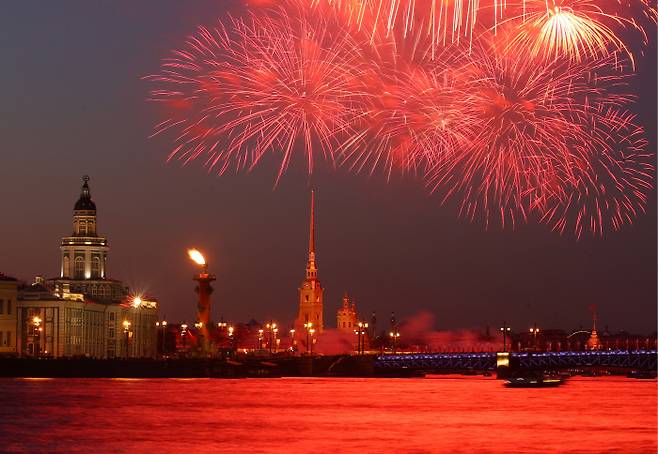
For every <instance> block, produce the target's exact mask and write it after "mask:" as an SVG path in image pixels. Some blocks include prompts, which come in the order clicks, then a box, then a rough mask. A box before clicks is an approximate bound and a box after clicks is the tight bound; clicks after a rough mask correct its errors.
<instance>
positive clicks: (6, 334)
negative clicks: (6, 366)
mask: <svg viewBox="0 0 658 454" xmlns="http://www.w3.org/2000/svg"><path fill="white" fill-rule="evenodd" d="M17 300H18V280H16V279H14V278H13V277H9V276H5V275H4V274H2V273H0V355H7V354H10V355H12V354H16V301H17Z"/></svg>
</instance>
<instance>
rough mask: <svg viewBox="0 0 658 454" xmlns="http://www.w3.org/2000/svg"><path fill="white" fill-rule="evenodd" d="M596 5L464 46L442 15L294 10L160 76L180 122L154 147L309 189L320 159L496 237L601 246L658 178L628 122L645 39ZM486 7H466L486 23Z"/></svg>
mask: <svg viewBox="0 0 658 454" xmlns="http://www.w3.org/2000/svg"><path fill="white" fill-rule="evenodd" d="M309 1H312V2H313V3H314V5H315V8H312V9H309V8H308V2H309ZM473 1H476V0H473ZM567 1H568V2H570V3H569V5H571V6H568V7H567V3H565V2H567ZM588 1H589V0H562V2H561V3H560V4H559V5H557V6H555V7H556V8H561V9H560V10H559V11H558V12H557V13H555V15H556V16H561V17H560V18H557V19H555V21H554V22H551V21H552V20H553V19H554V18H551V17H548V16H546V11H547V10H546V9H545V8H548V6H545V4H544V6H541V5H540V3H537V2H539V0H528V4H527V7H528V8H527V10H526V5H525V3H523V8H522V9H519V5H518V4H516V5H515V4H512V3H511V2H510V3H507V2H504V3H502V4H500V8H498V7H497V8H498V9H497V12H496V18H498V16H500V17H499V18H500V19H501V21H500V22H499V23H498V24H497V26H496V28H495V29H492V28H490V27H486V26H480V27H478V32H477V33H475V34H472V35H470V37H469V40H468V41H466V40H464V41H462V42H459V40H454V39H453V38H452V37H451V38H450V39H448V35H447V34H446V33H443V35H440V36H439V35H437V34H436V33H435V32H436V30H437V29H436V28H435V27H436V24H435V22H434V21H438V22H437V23H442V24H444V25H445V26H446V27H447V26H448V24H449V22H448V20H447V17H448V16H447V15H446V14H444V12H445V11H444V10H442V9H441V8H439V9H435V6H436V5H438V4H439V3H438V2H437V1H435V0H428V1H420V0H417V1H414V0H286V1H285V3H284V7H281V8H276V9H265V10H262V11H259V12H258V14H255V13H254V14H252V15H251V16H249V18H248V19H231V20H229V21H227V22H226V24H225V25H220V26H218V27H217V28H215V29H207V28H203V27H202V28H200V29H199V31H198V32H197V33H196V34H195V35H194V36H192V37H190V38H189V39H188V41H187V43H186V46H185V47H184V48H183V49H181V50H178V51H175V52H174V53H173V56H172V58H170V59H167V60H165V61H164V63H163V65H162V69H161V72H160V74H158V75H155V76H149V77H147V79H148V80H150V81H151V82H153V83H154V84H156V85H157V87H156V88H155V89H153V90H152V91H151V99H152V100H153V101H157V102H159V103H161V105H163V106H164V107H165V110H168V111H169V115H168V116H167V118H166V119H165V120H164V121H162V122H161V123H159V124H158V125H157V126H156V128H155V133H154V135H158V134H163V133H168V134H172V133H173V134H175V139H174V142H175V145H174V149H173V151H172V152H171V154H170V159H179V160H182V161H183V162H184V163H188V162H191V161H193V160H197V159H198V160H201V159H203V161H204V163H205V165H206V166H207V167H208V168H209V169H214V170H215V171H217V172H219V173H223V172H225V171H227V170H228V169H229V168H235V169H241V168H245V167H246V168H249V169H251V168H253V167H254V166H255V165H256V164H257V163H258V162H259V161H260V160H261V159H262V158H263V157H264V156H265V155H266V154H273V155H276V156H278V157H280V160H281V164H280V167H279V171H278V176H277V182H278V180H279V178H280V177H281V176H282V174H283V172H284V171H285V170H286V168H287V167H288V165H289V163H290V161H291V159H292V158H293V155H294V154H295V153H297V152H299V151H303V154H304V155H305V157H306V160H307V165H308V170H309V173H310V172H312V171H313V162H314V159H316V158H317V157H320V156H321V157H324V158H325V159H326V160H328V161H329V162H330V163H332V164H334V163H337V164H344V165H346V166H348V167H349V168H350V169H352V170H355V171H357V172H367V173H370V174H372V173H374V172H375V171H378V170H384V172H385V173H386V174H387V175H389V176H390V174H391V172H393V171H394V170H402V171H403V172H410V173H414V174H419V175H420V176H421V177H423V178H424V179H425V180H426V182H427V184H428V186H429V187H430V189H431V190H432V191H433V192H436V193H439V194H441V195H442V200H443V201H444V202H446V201H448V200H456V201H457V202H458V204H459V211H460V215H461V216H463V217H466V218H468V219H471V220H475V219H476V218H477V219H480V218H483V219H484V222H485V223H486V224H487V225H488V224H489V223H490V222H491V221H495V220H496V219H498V220H499V222H500V224H501V225H502V226H503V227H504V226H506V225H508V224H511V225H515V224H517V223H518V222H521V221H522V222H526V221H529V220H538V221H540V222H543V223H546V224H547V225H549V226H550V227H551V228H552V229H553V230H555V231H558V232H560V233H566V232H573V234H575V235H576V236H577V237H581V236H582V235H583V234H584V233H585V232H587V231H589V232H591V233H592V234H594V235H597V236H600V235H603V232H604V231H607V230H618V229H619V228H621V227H622V226H623V225H626V224H630V223H631V222H632V220H633V219H635V218H636V217H637V216H638V215H639V214H640V213H642V212H643V211H644V209H645V206H646V204H647V194H648V193H649V192H650V191H651V190H652V188H653V181H654V167H653V165H652V164H651V159H652V157H653V153H652V152H647V151H646V147H647V143H646V140H645V139H644V136H643V131H642V129H641V128H639V127H638V126H636V125H635V124H634V119H633V116H632V115H630V114H628V113H627V111H626V109H627V106H628V105H629V103H631V102H632V101H633V100H634V98H633V96H631V95H629V94H628V93H627V92H626V89H627V88H626V78H627V77H628V74H629V71H628V69H629V67H631V65H627V64H626V63H627V59H632V58H633V57H632V52H631V50H630V48H629V47H627V46H625V45H624V43H623V42H621V41H616V39H617V38H616V35H615V33H616V32H617V31H618V29H617V28H616V27H619V29H621V28H623V27H627V26H628V23H626V22H624V20H621V19H620V20H619V21H617V20H615V18H616V17H617V16H616V15H615V14H610V15H609V16H607V15H606V14H607V13H605V14H604V13H603V12H602V11H603V10H598V9H596V8H595V7H594V6H592V4H591V3H588ZM637 1H639V2H640V5H644V6H643V7H642V8H641V9H642V11H644V12H647V11H649V12H648V13H647V17H648V18H649V19H650V20H654V19H655V14H653V13H655V10H647V8H646V7H645V6H646V4H645V3H643V1H644V0H637ZM470 2H471V0H468V1H467V2H465V3H464V2H461V1H459V2H458V1H456V0H455V2H454V5H455V8H462V7H463V6H464V5H467V9H468V11H469V14H473V16H472V17H473V23H475V15H474V14H475V12H476V11H477V10H478V8H480V6H478V5H479V4H478V3H470ZM541 3H542V4H543V0H542V1H541ZM457 5H461V6H457ZM429 6H431V8H430V9H428V7H429ZM503 7H504V8H506V11H507V13H508V14H509V17H510V19H506V20H502V19H503V15H502V12H501V11H502V9H501V8H503ZM566 8H572V9H571V10H570V11H566ZM588 8H589V9H588ZM428 11H429V16H428V15H427V13H428ZM515 11H516V12H515ZM519 11H522V13H520V14H522V15H521V16H520V15H519ZM652 11H653V13H652ZM599 13H600V14H599ZM515 14H516V16H515ZM597 14H598V15H597ZM455 17H456V16H455ZM400 18H402V19H400ZM428 18H429V21H427V19H428ZM573 18H578V20H575V19H573ZM400 20H402V23H404V26H403V27H401V26H400V25H399V24H400V23H401V22H400ZM588 21H589V22H588ZM382 23H383V24H385V26H384V27H383V28H382V29H380V28H379V24H382ZM565 23H566V24H567V25H568V26H565ZM654 23H655V22H654ZM370 27H372V28H370ZM565 27H566V28H565ZM569 27H570V28H569ZM453 28H454V26H453ZM613 28H614V29H613ZM364 30H366V31H368V33H363V31H364ZM454 30H456V31H458V32H459V33H462V32H463V30H461V29H454ZM537 30H540V31H541V33H537V32H536V31H537ZM636 30H640V31H642V30H643V29H642V27H640V26H637V28H636ZM642 36H644V38H646V35H645V34H642ZM453 37H454V36H453ZM439 40H442V43H441V44H442V46H443V47H441V48H438V47H437V46H436V44H437V43H438V42H439Z"/></svg>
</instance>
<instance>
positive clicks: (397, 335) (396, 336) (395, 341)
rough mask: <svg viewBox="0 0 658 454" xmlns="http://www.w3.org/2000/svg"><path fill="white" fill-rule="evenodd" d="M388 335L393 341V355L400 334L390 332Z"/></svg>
mask: <svg viewBox="0 0 658 454" xmlns="http://www.w3.org/2000/svg"><path fill="white" fill-rule="evenodd" d="M388 335H389V336H390V337H391V339H392V340H393V353H395V349H396V347H397V345H398V339H399V338H400V333H399V332H398V331H391V332H390V333H388Z"/></svg>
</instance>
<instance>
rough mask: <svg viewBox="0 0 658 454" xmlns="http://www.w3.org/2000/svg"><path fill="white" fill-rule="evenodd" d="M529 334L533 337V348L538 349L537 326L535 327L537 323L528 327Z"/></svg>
mask: <svg viewBox="0 0 658 454" xmlns="http://www.w3.org/2000/svg"><path fill="white" fill-rule="evenodd" d="M530 334H532V335H533V336H534V337H535V350H539V348H538V347H537V334H539V328H537V323H536V322H535V324H534V326H533V327H532V328H530Z"/></svg>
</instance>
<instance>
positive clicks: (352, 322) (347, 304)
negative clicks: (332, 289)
mask: <svg viewBox="0 0 658 454" xmlns="http://www.w3.org/2000/svg"><path fill="white" fill-rule="evenodd" d="M357 318H358V317H357V313H356V304H355V303H354V301H351V300H350V297H349V296H348V295H347V293H345V296H343V301H342V304H341V306H340V307H339V308H338V311H337V312H336V328H338V331H342V332H344V333H350V334H351V333H354V330H355V329H356V326H357V323H358V322H357Z"/></svg>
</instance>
